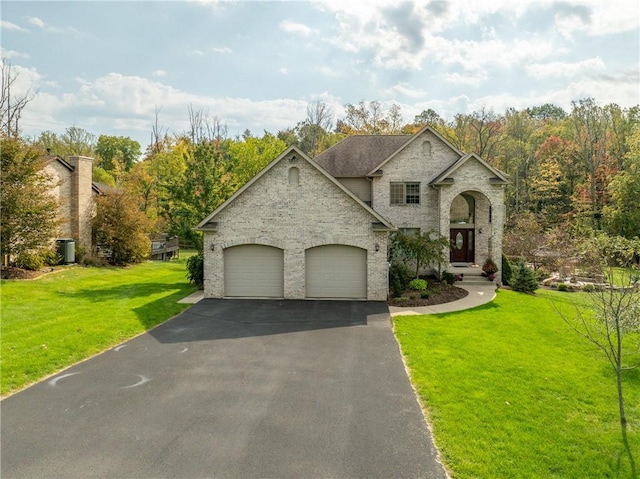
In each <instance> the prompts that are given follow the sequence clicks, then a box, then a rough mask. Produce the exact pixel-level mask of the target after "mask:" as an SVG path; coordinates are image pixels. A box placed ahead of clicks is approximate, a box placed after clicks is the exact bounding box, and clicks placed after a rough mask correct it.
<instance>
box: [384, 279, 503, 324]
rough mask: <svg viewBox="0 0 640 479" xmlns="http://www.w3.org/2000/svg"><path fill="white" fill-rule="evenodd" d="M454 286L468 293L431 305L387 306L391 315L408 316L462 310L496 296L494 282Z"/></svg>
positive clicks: (489, 300)
mask: <svg viewBox="0 0 640 479" xmlns="http://www.w3.org/2000/svg"><path fill="white" fill-rule="evenodd" d="M456 286H458V287H459V288H462V289H464V290H466V291H468V292H469V294H468V295H467V296H466V297H464V298H462V299H459V300H458V301H452V302H450V303H444V304H434V305H433V306H420V307H412V308H402V307H398V306H389V311H390V312H391V316H409V315H413V314H437V313H450V312H452V311H462V310H464V309H471V308H475V307H476V306H480V305H483V304H486V303H489V302H491V301H493V299H494V298H495V297H496V285H495V283H490V282H489V281H487V284H486V285H485V284H478V283H467V284H464V283H457V284H456Z"/></svg>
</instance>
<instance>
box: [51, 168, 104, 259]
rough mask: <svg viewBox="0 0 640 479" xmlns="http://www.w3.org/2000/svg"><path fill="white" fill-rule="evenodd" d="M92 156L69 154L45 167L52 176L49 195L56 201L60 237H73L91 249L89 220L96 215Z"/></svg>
mask: <svg viewBox="0 0 640 479" xmlns="http://www.w3.org/2000/svg"><path fill="white" fill-rule="evenodd" d="M92 168H93V159H92V158H87V157H83V156H72V157H69V158H68V159H67V161H64V160H62V159H58V158H57V157H53V158H52V159H51V160H50V161H49V162H48V163H47V165H46V166H45V167H44V172H45V174H47V175H49V176H51V178H52V185H51V190H50V192H51V194H52V195H53V197H54V198H56V200H57V201H58V217H59V219H60V226H59V228H58V229H59V231H58V237H59V238H73V239H74V240H75V241H76V242H77V243H78V244H79V245H82V246H84V247H86V248H87V249H88V250H90V249H91V243H92V242H91V220H92V219H93V216H94V214H95V199H94V192H93V183H92V181H91V179H92Z"/></svg>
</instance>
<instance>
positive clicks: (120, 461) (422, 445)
mask: <svg viewBox="0 0 640 479" xmlns="http://www.w3.org/2000/svg"><path fill="white" fill-rule="evenodd" d="M1 409H2V411H1V412H2V425H1V428H2V431H1V432H2V462H1V469H0V472H1V477H2V478H3V479H7V478H18V477H21V478H25V477H34V478H36V477H48V478H53V477H61V478H62V477H64V478H81V477H82V478H88V477H94V478H114V477H118V478H151V477H153V478H164V477H167V478H196V477H198V478H202V477H216V478H227V477H229V478H231V477H237V478H253V477H262V478H271V477H273V478H288V477H291V478H293V477H295V478H302V477H305V478H312V477H313V478H325V477H326V478H343V477H344V478H347V477H348V478H375V477H378V478H390V477H394V478H402V477H407V478H409V477H426V478H444V477H446V474H445V472H444V469H443V468H442V466H441V465H440V463H439V462H438V460H437V454H436V450H435V448H434V446H433V444H432V441H431V437H430V434H429V431H428V428H427V426H426V423H425V421H424V418H423V415H422V412H421V410H420V407H419V405H418V402H417V400H416V397H415V394H414V391H413V389H412V387H411V385H410V383H409V380H408V378H407V374H406V371H405V368H404V364H403V362H402V358H401V355H400V351H399V349H398V345H397V343H396V340H395V338H394V336H393V333H392V331H391V323H390V320H389V310H388V308H387V306H386V304H385V303H377V302H356V301H353V302H351V301H259V300H211V299H207V300H203V301H200V302H199V303H198V304H196V305H194V306H193V307H191V308H190V309H188V310H187V311H186V312H184V313H182V314H181V315H179V316H177V317H176V318H174V319H172V320H171V321H168V322H166V323H164V324H162V325H161V326H159V327H157V328H155V329H153V330H151V331H149V332H147V333H145V334H143V335H141V336H138V337H136V338H134V339H132V340H130V341H128V342H126V343H123V344H121V345H119V346H118V347H115V348H113V349H110V350H108V351H106V352H105V353H103V354H100V355H98V356H96V357H94V358H91V359H89V360H87V361H85V362H82V363H80V364H77V365H75V366H73V367H71V368H69V369H67V370H65V371H63V372H61V373H59V374H57V375H56V376H53V377H51V378H49V379H47V380H45V381H43V382H41V383H38V384H36V385H34V386H32V387H30V388H28V389H25V390H24V391H21V392H19V393H17V394H15V395H13V396H11V397H9V398H6V399H5V400H3V401H2V403H1Z"/></svg>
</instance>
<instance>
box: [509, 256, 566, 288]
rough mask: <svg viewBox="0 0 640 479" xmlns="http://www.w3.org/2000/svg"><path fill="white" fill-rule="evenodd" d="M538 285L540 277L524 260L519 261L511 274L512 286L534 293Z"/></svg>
mask: <svg viewBox="0 0 640 479" xmlns="http://www.w3.org/2000/svg"><path fill="white" fill-rule="evenodd" d="M538 285H539V283H538V278H537V277H536V274H535V273H534V271H533V270H532V269H531V268H529V267H528V266H527V265H526V264H525V262H524V260H520V261H518V263H517V265H516V268H515V271H514V272H513V274H512V276H511V288H512V289H513V290H514V291H519V292H521V293H533V292H534V291H535V290H536V289H538ZM558 289H559V285H558Z"/></svg>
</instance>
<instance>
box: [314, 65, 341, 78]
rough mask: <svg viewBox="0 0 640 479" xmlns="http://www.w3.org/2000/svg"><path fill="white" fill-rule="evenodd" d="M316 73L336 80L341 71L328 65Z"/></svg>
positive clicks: (318, 69)
mask: <svg viewBox="0 0 640 479" xmlns="http://www.w3.org/2000/svg"><path fill="white" fill-rule="evenodd" d="M316 71H317V72H319V73H320V74H321V75H324V76H325V77H327V78H336V77H339V76H340V71H338V70H336V69H335V68H331V67H330V66H327V65H324V66H321V67H318V68H316Z"/></svg>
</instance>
